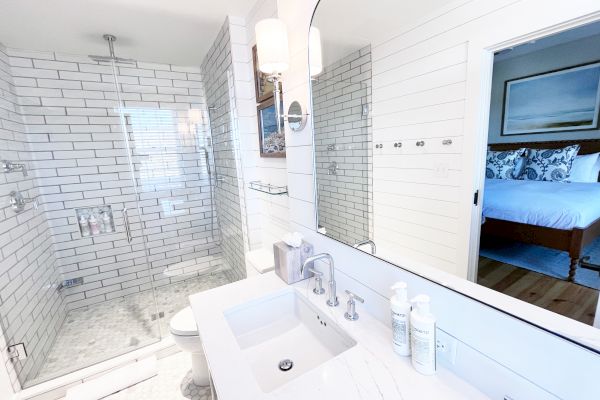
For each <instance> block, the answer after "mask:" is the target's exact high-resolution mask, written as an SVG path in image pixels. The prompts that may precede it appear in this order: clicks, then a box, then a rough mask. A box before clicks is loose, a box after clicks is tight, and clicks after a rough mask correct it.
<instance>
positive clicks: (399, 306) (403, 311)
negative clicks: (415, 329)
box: [390, 282, 411, 356]
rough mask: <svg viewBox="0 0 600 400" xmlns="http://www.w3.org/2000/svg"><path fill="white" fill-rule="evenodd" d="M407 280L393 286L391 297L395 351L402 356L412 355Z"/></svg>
mask: <svg viewBox="0 0 600 400" xmlns="http://www.w3.org/2000/svg"><path fill="white" fill-rule="evenodd" d="M406 287H407V286H406V283H405V282H397V283H396V284H395V285H394V286H392V290H393V291H394V292H396V293H395V295H394V296H392V298H391V299H390V303H391V308H392V332H393V342H394V351H395V352H396V353H397V354H399V355H401V356H410V308H411V307H410V303H409V302H408V291H407V289H406Z"/></svg>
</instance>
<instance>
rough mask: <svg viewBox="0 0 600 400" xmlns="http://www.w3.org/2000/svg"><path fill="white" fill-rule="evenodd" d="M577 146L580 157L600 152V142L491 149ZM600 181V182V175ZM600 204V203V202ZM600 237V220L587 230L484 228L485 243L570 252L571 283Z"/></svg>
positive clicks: (494, 222)
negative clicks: (505, 241)
mask: <svg viewBox="0 0 600 400" xmlns="http://www.w3.org/2000/svg"><path fill="white" fill-rule="evenodd" d="M573 144H579V145H580V146H581V149H580V150H579V153H578V154H580V155H583V154H591V153H598V152H600V139H591V140H561V141H553V142H520V143H494V144H489V148H490V150H493V151H504V150H514V149H520V148H522V147H527V148H531V149H557V148H562V147H566V146H569V145H573ZM598 178H599V181H600V176H599V177H598ZM598 201H599V202H600V199H598ZM599 235H600V218H598V219H597V220H596V221H594V222H592V223H591V224H590V225H588V226H587V227H585V228H573V229H572V230H564V229H555V228H546V227H543V226H536V225H528V224H523V223H519V222H510V221H504V220H500V219H494V218H486V219H485V223H484V224H482V226H481V238H482V240H483V239H484V237H486V236H487V237H490V236H491V237H500V238H505V239H511V240H516V241H519V242H523V243H530V244H536V245H540V246H544V247H549V248H551V249H556V250H562V251H566V252H568V253H569V257H570V258H571V263H570V266H569V276H568V278H567V280H568V281H570V282H572V281H573V280H574V279H575V273H576V272H577V267H578V266H579V265H580V261H581V252H582V250H583V248H584V247H585V246H586V245H587V244H589V243H590V242H592V241H593V240H594V239H596V237H598V236H599ZM594 269H595V268H594Z"/></svg>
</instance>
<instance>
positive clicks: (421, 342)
mask: <svg viewBox="0 0 600 400" xmlns="http://www.w3.org/2000/svg"><path fill="white" fill-rule="evenodd" d="M411 303H412V304H413V310H412V312H411V313H410V344H411V349H412V365H413V367H414V368H415V369H416V370H417V371H418V372H420V373H422V374H424V375H433V374H434V373H435V369H436V364H435V317H434V316H433V314H431V312H430V311H429V296H427V295H424V294H421V295H418V296H416V297H414V298H413V299H412V300H411Z"/></svg>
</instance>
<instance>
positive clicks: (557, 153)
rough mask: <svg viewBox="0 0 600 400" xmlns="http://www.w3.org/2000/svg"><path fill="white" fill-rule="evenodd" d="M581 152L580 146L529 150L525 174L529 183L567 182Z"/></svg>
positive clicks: (524, 176)
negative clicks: (574, 162) (578, 153)
mask: <svg viewBox="0 0 600 400" xmlns="http://www.w3.org/2000/svg"><path fill="white" fill-rule="evenodd" d="M577 152H579V145H578V144H575V145H573V146H567V147H565V148H562V149H529V161H528V163H527V167H525V171H524V173H523V179H525V180H528V181H556V182H562V181H565V180H567V178H568V177H569V174H570V173H571V167H572V166H573V161H574V160H575V157H576V156H577Z"/></svg>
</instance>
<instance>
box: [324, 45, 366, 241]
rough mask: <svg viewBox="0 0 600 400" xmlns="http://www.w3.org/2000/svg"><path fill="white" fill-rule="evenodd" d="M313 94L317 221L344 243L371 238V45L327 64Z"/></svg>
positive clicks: (328, 233) (332, 235) (329, 234)
mask: <svg viewBox="0 0 600 400" xmlns="http://www.w3.org/2000/svg"><path fill="white" fill-rule="evenodd" d="M312 99H313V126H314V131H315V133H314V134H315V160H316V174H317V188H318V191H317V193H318V210H319V226H322V227H324V228H325V229H326V230H327V235H328V236H330V237H333V238H334V239H337V240H340V241H342V242H344V243H348V244H354V243H358V242H360V241H363V240H365V239H372V238H373V215H372V213H373V191H372V187H373V186H372V185H373V163H372V156H373V146H372V144H373V143H372V139H373V132H372V129H371V128H372V127H371V116H370V114H369V111H370V110H369V109H370V104H371V47H370V46H367V47H365V48H363V49H360V50H358V51H355V52H353V53H352V54H349V55H347V56H345V57H344V58H342V59H340V60H338V61H336V62H334V63H333V64H331V65H329V66H327V67H325V68H324V69H323V72H322V73H321V74H320V75H319V76H317V77H316V79H314V80H313V84H312ZM365 107H367V108H366V109H365Z"/></svg>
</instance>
